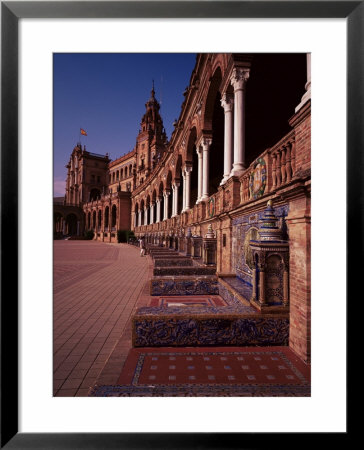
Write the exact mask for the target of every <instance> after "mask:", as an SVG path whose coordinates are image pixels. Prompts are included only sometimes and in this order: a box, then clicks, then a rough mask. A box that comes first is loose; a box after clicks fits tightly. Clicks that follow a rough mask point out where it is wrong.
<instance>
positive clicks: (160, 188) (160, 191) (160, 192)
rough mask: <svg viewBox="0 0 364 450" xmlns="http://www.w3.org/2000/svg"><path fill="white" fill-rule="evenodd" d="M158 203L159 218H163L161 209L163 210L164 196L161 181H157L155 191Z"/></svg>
mask: <svg viewBox="0 0 364 450" xmlns="http://www.w3.org/2000/svg"><path fill="white" fill-rule="evenodd" d="M157 195H158V197H159V200H160V203H159V212H160V214H159V220H160V221H162V220H163V211H164V197H163V183H162V182H160V183H159V188H158V193H157Z"/></svg>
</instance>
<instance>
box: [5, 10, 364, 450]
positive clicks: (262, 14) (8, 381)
mask: <svg viewBox="0 0 364 450" xmlns="http://www.w3.org/2000/svg"><path fill="white" fill-rule="evenodd" d="M109 17H110V18H111V17H112V18H116V17H120V18H237V17H242V18H346V20H347V76H348V78H347V80H348V84H347V112H348V113H347V179H348V184H347V205H346V213H347V241H346V242H347V255H348V256H347V286H350V292H355V291H356V289H357V287H358V282H359V280H360V276H362V274H361V272H362V268H363V265H362V263H359V264H358V263H356V262H354V259H353V258H351V255H352V253H353V252H351V251H350V249H352V248H354V247H356V248H358V247H359V248H361V249H362V248H363V245H362V243H363V242H362V230H363V211H364V208H363V181H362V180H363V177H362V171H363V168H364V167H363V151H362V149H363V144H364V135H363V124H364V45H363V44H364V26H363V25H364V1H281V2H278V1H250V2H249V1H225V2H224V1H213V2H211V1H209V2H206V1H193V2H185V1H176V2H175V1H173V2H172V1H169V2H163V1H159V2H158V1H121V2H120V1H118V2H107V1H106V2H101V1H93V2H88V1H87V2H77V1H75V2H62V1H61V2H47V1H38V2H33V1H27V2H22V1H4V2H1V92H2V94H1V208H2V211H1V212H2V221H1V275H2V284H1V300H2V303H1V448H9V449H25V448H26V449H43V448H44V449H76V448H77V449H99V448H100V449H101V448H102V449H111V448H113V449H116V448H118V449H137V448H138V449H139V448H140V449H142V448H150V449H164V448H173V449H182V448H198V449H202V448H213V449H220V448H221V449H226V448H265V447H266V446H267V445H269V446H272V445H274V444H277V443H278V440H279V439H281V437H280V436H279V434H268V433H265V434H259V435H258V434H256V433H188V432H187V433H167V432H166V433H93V434H92V433H82V434H81V433H50V434H47V433H36V434H32V433H18V412H19V411H18V407H17V405H18V400H19V398H18V368H19V367H18V354H17V350H18V331H19V330H18V282H19V280H18V262H19V261H18V259H19V258H18V251H19V246H18V242H17V238H16V237H17V236H18V78H19V73H18V21H19V19H21V18H109ZM334 64H335V62H333V76H335V67H334ZM344 206H345V205H340V208H341V211H342V208H343V207H344ZM348 298H349V291H347V299H348ZM263 415H264V413H263ZM348 418H349V415H348ZM258 420H259V419H258ZM166 431H167V430H166ZM348 431H349V428H348ZM348 431H347V432H346V433H338V434H337V435H336V436H335V440H336V443H339V445H340V442H341V441H342V439H344V438H345V439H346V438H347V437H348V436H349V434H348ZM323 438H325V443H327V439H326V438H327V436H323ZM310 439H312V437H310V436H308V435H303V436H301V437H300V443H302V444H304V443H309V442H310ZM315 439H316V441H315V444H317V443H318V441H317V439H319V436H318V435H317V434H316V437H315ZM264 442H265V445H264ZM268 442H269V444H268ZM296 442H297V435H296V434H294V433H293V434H287V435H286V436H285V444H287V445H292V444H294V443H296ZM282 446H283V444H281V445H280V447H282Z"/></svg>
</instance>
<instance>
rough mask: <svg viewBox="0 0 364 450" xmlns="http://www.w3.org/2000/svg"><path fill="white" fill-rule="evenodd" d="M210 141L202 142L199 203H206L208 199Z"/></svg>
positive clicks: (205, 139)
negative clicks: (200, 195) (200, 194)
mask: <svg viewBox="0 0 364 450" xmlns="http://www.w3.org/2000/svg"><path fill="white" fill-rule="evenodd" d="M211 142H212V141H211V139H207V138H204V139H203V140H202V154H203V158H202V161H203V169H202V197H201V199H200V201H206V200H207V199H208V198H209V157H210V146H211Z"/></svg>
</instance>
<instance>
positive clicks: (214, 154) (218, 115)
mask: <svg viewBox="0 0 364 450" xmlns="http://www.w3.org/2000/svg"><path fill="white" fill-rule="evenodd" d="M221 80H222V76H221V70H220V68H217V69H216V71H215V73H214V75H213V77H212V79H211V84H210V88H209V92H208V95H207V100H206V109H205V118H204V119H205V120H204V123H205V129H207V130H211V136H212V143H211V146H210V155H209V195H212V194H214V193H215V192H217V189H218V187H219V185H220V182H221V180H222V178H223V176H224V109H223V108H222V106H221V94H220V92H219V88H220V84H221Z"/></svg>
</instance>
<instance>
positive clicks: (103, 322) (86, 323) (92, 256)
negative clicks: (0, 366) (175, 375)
mask: <svg viewBox="0 0 364 450" xmlns="http://www.w3.org/2000/svg"><path fill="white" fill-rule="evenodd" d="M148 260H149V257H148V258H141V257H140V256H139V250H138V248H135V247H132V246H130V245H127V244H106V243H101V242H94V241H54V303H53V311H54V323H53V333H54V344H53V345H54V346H53V352H54V360H53V364H54V366H53V369H54V378H53V391H54V392H53V395H55V396H67V397H68V396H86V395H87V393H88V391H89V388H90V387H92V386H93V385H94V384H95V381H96V379H97V378H98V377H99V375H100V373H101V372H102V371H103V369H104V367H105V364H106V362H107V361H108V359H109V357H110V355H111V353H112V352H113V350H114V348H115V347H116V345H117V344H118V350H119V351H118V357H117V359H116V360H114V361H113V363H112V364H111V366H110V364H109V366H110V367H111V369H110V368H109V369H108V370H109V371H110V370H111V372H112V371H113V370H115V371H116V376H117V375H118V374H120V367H121V366H122V365H123V364H124V361H125V358H126V355H127V353H128V351H129V350H130V348H131V334H130V324H129V326H128V321H129V319H130V316H131V315H132V313H133V311H134V310H135V308H136V302H137V299H138V298H139V297H140V294H141V291H142V288H143V286H144V285H145V282H146V280H147V277H148V276H149V274H148V270H147V267H148V263H147V261H148ZM124 333H125V337H122V338H121V336H122V335H123V334H124ZM105 376H106V378H105V381H109V380H108V379H107V372H106V375H105ZM114 376H115V375H114ZM110 381H111V380H110Z"/></svg>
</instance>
